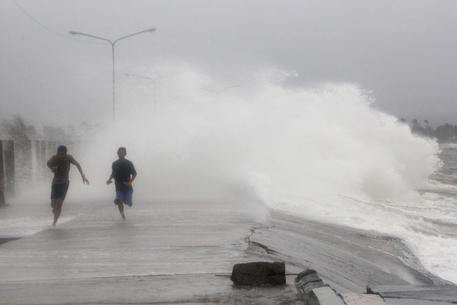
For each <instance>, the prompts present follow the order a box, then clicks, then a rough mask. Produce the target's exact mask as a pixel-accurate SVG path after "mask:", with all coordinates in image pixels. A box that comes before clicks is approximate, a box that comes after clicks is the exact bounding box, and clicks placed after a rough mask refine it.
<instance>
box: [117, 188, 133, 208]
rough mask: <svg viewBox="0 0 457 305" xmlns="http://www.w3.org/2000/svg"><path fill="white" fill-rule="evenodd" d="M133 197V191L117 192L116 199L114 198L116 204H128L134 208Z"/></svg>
mask: <svg viewBox="0 0 457 305" xmlns="http://www.w3.org/2000/svg"><path fill="white" fill-rule="evenodd" d="M132 195H133V190H132V189H130V190H116V198H114V204H120V203H123V204H126V205H128V206H129V207H131V206H132Z"/></svg>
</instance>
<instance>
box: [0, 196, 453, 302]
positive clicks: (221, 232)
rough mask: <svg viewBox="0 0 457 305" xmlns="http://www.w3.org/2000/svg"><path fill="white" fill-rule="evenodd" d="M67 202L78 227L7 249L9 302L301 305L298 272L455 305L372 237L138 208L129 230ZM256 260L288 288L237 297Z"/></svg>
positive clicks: (2, 256) (174, 206) (302, 224)
mask: <svg viewBox="0 0 457 305" xmlns="http://www.w3.org/2000/svg"><path fill="white" fill-rule="evenodd" d="M66 204H67V205H68V206H67V207H66V208H67V210H66V211H64V215H65V212H67V215H68V214H72V213H73V215H76V214H75V212H76V211H77V213H78V214H77V215H78V216H77V217H75V218H74V219H72V220H71V221H68V222H66V223H63V224H59V225H58V226H57V227H56V228H50V227H48V228H47V229H45V230H44V231H41V232H39V233H37V234H34V235H31V236H28V237H24V238H21V239H18V240H14V241H10V242H7V243H4V244H1V245H0V271H1V272H0V304H8V305H10V304H289V305H293V304H303V303H302V302H300V301H299V300H298V299H297V293H296V289H295V287H294V286H293V279H294V278H295V276H294V275H293V274H294V273H297V272H299V271H302V270H304V269H306V268H309V267H310V268H313V269H315V270H317V271H318V273H319V274H320V275H321V276H322V278H323V279H324V281H325V282H326V283H327V284H330V285H331V286H332V287H333V288H334V289H336V290H337V291H338V292H339V293H341V294H348V293H349V294H350V293H357V294H361V293H365V292H366V288H367V286H370V287H373V289H374V290H375V291H377V292H379V293H380V294H381V295H383V296H385V302H386V304H388V305H389V304H390V305H406V304H407V305H411V304H415V305H433V304H435V305H438V304H440V305H443V304H451V303H455V302H457V289H455V286H454V285H452V284H451V283H448V282H446V281H443V280H441V279H439V278H437V277H435V276H434V275H432V274H430V273H428V272H427V271H426V270H424V269H423V268H422V266H421V265H420V263H419V262H418V261H417V260H416V259H415V257H414V256H413V255H412V253H410V251H409V250H408V249H407V248H406V247H405V246H404V245H403V244H402V242H401V241H400V240H398V239H395V238H391V237H386V236H379V235H376V234H375V233H373V232H371V233H370V232H363V231H359V230H355V229H351V228H347V227H341V226H336V225H330V224H322V223H318V222H312V221H308V220H304V219H301V218H297V217H293V216H290V215H285V214H281V213H276V212H275V213H272V214H271V217H270V218H269V219H268V220H267V221H266V222H258V221H256V220H255V219H256V218H255V217H253V215H249V214H248V213H246V212H243V211H245V210H252V209H246V208H245V207H244V206H243V204H241V203H239V204H228V203H224V202H143V201H139V202H137V203H136V205H135V206H134V207H133V208H132V209H127V211H126V212H127V220H126V221H122V220H121V219H120V216H119V214H118V212H117V210H116V209H115V207H114V206H113V205H112V203H110V202H109V201H108V202H94V203H81V202H71V201H69V202H67V203H66ZM10 208H12V207H10ZM46 208H49V207H48V206H47V205H46ZM43 209H45V206H44V205H43ZM50 221H51V216H50V215H49V222H50ZM259 260H266V261H273V260H276V261H285V262H286V272H287V273H290V274H291V275H289V276H288V277H287V285H286V286H284V287H279V288H254V289H246V288H235V287H233V286H232V282H231V281H230V278H229V275H230V272H231V270H232V266H233V265H234V264H235V263H240V262H248V261H259ZM353 304H356V303H353ZM361 304H362V303H361Z"/></svg>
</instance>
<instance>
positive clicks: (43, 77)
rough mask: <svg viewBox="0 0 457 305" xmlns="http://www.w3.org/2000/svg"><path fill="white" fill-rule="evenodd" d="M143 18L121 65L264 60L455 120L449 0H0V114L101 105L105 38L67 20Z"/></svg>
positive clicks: (222, 65)
mask: <svg viewBox="0 0 457 305" xmlns="http://www.w3.org/2000/svg"><path fill="white" fill-rule="evenodd" d="M18 5H19V6H18ZM21 7H22V8H23V9H24V10H25V12H24V11H22V10H21ZM27 14H30V16H28V15H27ZM32 18H33V19H32ZM37 21H38V22H39V23H41V24H42V26H41V25H39V24H37ZM43 26H44V27H43ZM149 27H156V28H157V32H156V33H153V34H151V35H143V36H138V37H136V38H134V39H132V40H130V41H125V42H122V44H121V43H120V44H119V46H118V53H117V62H118V64H119V67H120V69H121V71H122V72H123V73H124V72H125V73H127V72H128V73H140V74H141V73H143V71H144V70H145V69H147V67H148V66H151V65H153V64H154V63H156V62H160V61H163V60H170V59H171V60H179V61H182V62H190V63H195V64H197V65H201V66H203V67H205V68H207V69H210V70H213V71H214V72H216V73H219V74H223V73H228V74H230V75H231V76H232V77H235V78H236V74H237V72H238V71H242V70H243V69H246V67H248V68H250V67H252V68H255V67H263V66H274V67H278V68H284V69H286V70H290V71H296V72H298V74H299V78H298V80H297V82H303V83H305V84H309V83H318V82H327V81H335V82H355V83H358V84H360V85H361V86H362V87H363V88H366V89H369V90H372V91H373V94H374V96H375V97H376V104H375V105H376V107H378V108H380V109H382V110H384V111H386V112H389V113H392V114H394V115H397V116H406V117H408V118H412V117H418V118H421V119H423V118H428V119H430V120H431V121H432V122H433V123H435V124H436V123H441V122H444V121H449V122H453V123H457V96H456V88H457V60H456V54H457V38H456V37H457V36H456V33H455V31H456V29H457V1H454V0H448V1H446V0H429V1H422V0H394V1H392V0H384V1H378V0H372V1H368V0H358V1H357V0H345V1H343V0H333V1H322V0H316V1H305V0H300V1H299V0H297V1H292V0H281V1H279V0H277V1H271V0H268V1H267V0H255V1H254V0H250V1H249V0H229V1H216V0H199V1H197V0H186V1H184V0H182V1H176V0H175V1H173V0H163V1H152V0H151V1H132V0H104V1H101V0H99V1H93V0H66V1H62V0H16V3H15V2H14V1H13V0H0V43H1V51H0V52H1V57H0V117H2V118H4V117H8V116H10V115H12V114H15V113H17V114H22V115H24V116H25V117H27V118H32V119H34V120H36V121H48V122H51V123H64V122H67V121H68V122H73V123H78V122H81V121H83V120H85V119H86V120H89V121H92V122H96V121H97V116H98V115H100V114H101V113H104V112H107V111H109V108H108V107H107V105H108V104H109V102H110V97H111V96H110V94H111V91H110V90H111V87H110V86H111V79H110V78H111V72H110V69H111V66H110V64H111V62H110V60H111V58H110V49H109V45H107V44H103V43H99V42H97V41H91V40H90V39H86V38H83V37H80V38H78V37H73V36H70V35H69V34H68V31H69V30H76V31H81V32H86V33H92V34H96V35H100V36H104V37H109V38H116V37H119V36H122V35H125V34H129V33H131V32H135V31H138V30H142V29H145V28H149ZM136 70H138V71H136ZM120 77H122V74H121V76H120Z"/></svg>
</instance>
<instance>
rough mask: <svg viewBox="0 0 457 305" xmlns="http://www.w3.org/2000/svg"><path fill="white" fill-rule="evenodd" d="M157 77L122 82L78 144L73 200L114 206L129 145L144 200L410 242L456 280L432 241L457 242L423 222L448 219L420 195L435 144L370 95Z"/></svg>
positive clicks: (264, 80)
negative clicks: (100, 126) (80, 167)
mask: <svg viewBox="0 0 457 305" xmlns="http://www.w3.org/2000/svg"><path fill="white" fill-rule="evenodd" d="M157 71H160V73H159V72H157ZM150 74H151V75H152V76H151V78H152V79H154V82H153V83H151V85H150V86H153V87H154V90H147V88H146V89H145V88H144V86H145V85H144V84H142V85H141V87H140V86H138V87H136V86H134V85H132V84H131V82H129V84H130V86H122V87H121V90H120V91H121V92H123V93H122V94H120V96H121V97H122V98H121V99H120V100H119V107H118V109H119V111H118V115H117V118H116V121H115V122H108V123H106V125H105V126H106V128H105V129H104V130H102V131H101V132H100V133H99V135H98V137H97V138H96V139H95V140H94V141H93V142H92V143H93V144H92V145H90V146H87V147H86V148H85V149H82V151H85V152H86V153H85V154H83V155H82V160H83V164H84V165H85V166H86V167H87V169H88V170H87V172H88V175H89V177H90V178H91V179H92V181H93V185H92V186H91V187H90V188H84V189H83V188H82V186H81V187H80V186H76V188H79V189H80V191H75V192H74V194H75V196H76V194H80V196H81V197H84V198H90V199H94V198H96V197H103V198H105V199H106V201H107V202H110V201H111V197H112V189H111V188H110V187H108V186H106V185H104V181H106V179H107V178H108V176H109V174H110V170H111V169H110V166H111V162H112V161H113V160H115V159H116V154H115V152H116V150H117V148H118V147H119V146H126V147H127V151H128V155H127V158H130V159H131V160H132V161H133V162H134V163H135V165H136V167H137V170H138V173H139V174H138V179H137V181H136V182H135V194H134V197H135V199H136V201H137V202H140V203H144V204H146V203H147V201H151V200H155V201H162V202H166V201H167V200H189V201H192V200H221V201H224V202H226V203H227V204H231V205H232V206H233V208H234V209H239V210H245V211H246V210H247V211H248V213H251V214H252V215H253V216H257V218H263V217H264V216H265V215H266V212H265V208H264V206H269V207H270V208H273V209H279V210H283V211H286V212H288V213H292V214H294V215H302V216H303V217H308V218H314V219H318V220H320V221H326V222H335V223H340V224H344V225H349V226H353V227H358V228H363V229H369V230H375V231H378V232H382V233H383V234H391V235H395V236H398V237H400V238H402V239H404V240H405V241H406V242H407V243H408V245H409V246H410V247H411V248H412V249H413V250H414V251H415V252H416V253H417V254H418V255H419V257H420V258H421V259H422V260H423V262H424V264H425V266H427V267H428V268H429V269H430V270H432V271H436V272H438V273H439V274H441V275H444V276H446V277H447V278H450V279H453V280H457V262H456V261H455V260H453V259H451V258H449V257H450V256H447V257H446V260H445V261H443V262H441V261H437V260H436V257H435V258H433V259H432V258H431V255H430V253H435V252H436V251H430V245H440V246H443V245H444V244H446V245H447V246H448V247H451V249H457V242H456V240H455V238H451V239H446V240H445V241H446V242H443V240H442V239H440V240H438V238H442V237H440V236H439V234H438V233H436V232H434V231H433V230H434V227H433V225H431V226H430V227H431V229H430V228H429V229H430V230H428V229H427V228H428V226H425V225H423V219H424V215H429V214H430V219H432V220H434V219H435V218H436V217H438V218H439V217H442V215H443V214H441V213H438V214H439V215H436V214H433V213H430V211H433V209H434V208H436V207H437V206H439V204H440V203H439V202H435V201H431V200H429V199H427V198H424V197H423V196H421V194H420V193H419V192H418V191H417V190H418V189H420V188H422V187H424V186H425V185H426V184H427V183H428V179H429V176H430V175H431V174H433V173H434V172H435V171H436V170H438V169H439V168H440V166H441V161H440V160H439V158H438V157H437V154H438V153H439V146H438V144H437V143H436V142H435V141H433V140H430V139H425V138H422V137H419V136H416V135H414V134H412V133H411V131H410V129H409V127H408V126H407V125H405V124H403V123H400V122H398V120H397V118H395V117H393V116H391V115H388V114H385V113H383V112H381V111H379V110H377V109H376V108H375V107H374V106H373V104H374V98H373V95H372V94H371V93H370V92H367V91H365V90H363V89H362V88H360V87H359V86H357V85H355V84H344V83H343V84H332V83H328V84H321V85H319V86H314V87H298V86H291V85H288V84H287V75H288V74H287V73H284V72H281V71H279V72H278V71H276V70H274V69H272V70H265V71H260V72H256V73H252V75H250V76H246V75H243V77H242V79H243V81H241V82H240V81H237V80H232V81H229V80H227V78H218V77H216V76H213V75H210V74H209V73H206V72H203V71H202V70H199V69H197V68H195V67H192V66H189V65H162V66H160V69H152V70H151V71H150ZM152 92H153V93H152ZM164 204H165V203H164ZM419 210H420V211H421V212H423V213H425V214H424V215H422V214H419V215H416V214H415V212H414V211H419ZM446 211H449V210H446ZM454 214H457V213H454ZM454 216H455V217H454ZM454 216H452V217H451V218H452V219H453V220H455V219H457V215H454ZM418 228H425V229H427V232H424V231H420V230H418ZM448 252H449V251H448ZM446 253H447V252H446ZM449 259H450V260H451V261H449ZM444 263H446V264H447V265H451V266H453V267H452V268H451V271H449V270H450V269H449V268H448V269H445V267H443V264H444ZM443 270H447V271H446V272H444V271H443Z"/></svg>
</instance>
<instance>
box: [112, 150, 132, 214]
mask: <svg viewBox="0 0 457 305" xmlns="http://www.w3.org/2000/svg"><path fill="white" fill-rule="evenodd" d="M117 155H118V156H119V159H118V160H117V161H114V162H113V165H112V171H111V176H109V178H108V181H106V184H111V183H112V182H113V178H114V182H115V185H116V198H115V199H114V204H116V205H117V207H118V209H119V213H121V216H122V219H123V220H125V214H124V204H126V205H128V206H129V207H131V206H132V194H133V188H132V183H133V181H134V180H135V177H136V170H135V167H134V166H133V163H132V162H131V161H129V160H127V159H126V158H125V156H126V155H127V149H126V148H125V147H119V149H118V150H117Z"/></svg>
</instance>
